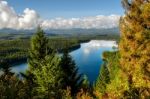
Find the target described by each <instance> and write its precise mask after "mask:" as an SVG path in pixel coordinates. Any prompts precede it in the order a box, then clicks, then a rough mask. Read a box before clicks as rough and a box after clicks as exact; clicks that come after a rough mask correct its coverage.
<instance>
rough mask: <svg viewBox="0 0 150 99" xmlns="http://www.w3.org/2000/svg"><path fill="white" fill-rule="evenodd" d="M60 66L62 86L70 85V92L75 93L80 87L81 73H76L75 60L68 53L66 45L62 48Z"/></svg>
mask: <svg viewBox="0 0 150 99" xmlns="http://www.w3.org/2000/svg"><path fill="white" fill-rule="evenodd" d="M60 66H61V68H62V71H63V79H64V83H63V84H64V85H63V86H64V88H67V87H70V88H71V94H72V95H75V94H76V92H77V91H78V90H79V89H80V87H81V84H82V79H81V75H80V74H78V68H77V67H76V65H75V62H74V61H73V60H72V58H71V56H70V55H69V51H68V47H66V48H65V49H64V52H63V55H62V57H61V62H60Z"/></svg>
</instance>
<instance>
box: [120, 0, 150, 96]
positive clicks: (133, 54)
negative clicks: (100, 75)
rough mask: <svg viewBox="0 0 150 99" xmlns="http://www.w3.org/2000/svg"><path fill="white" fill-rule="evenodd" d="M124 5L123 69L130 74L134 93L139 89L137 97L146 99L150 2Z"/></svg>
mask: <svg viewBox="0 0 150 99" xmlns="http://www.w3.org/2000/svg"><path fill="white" fill-rule="evenodd" d="M122 3H123V7H124V9H125V16H123V17H122V18H121V20H120V30H121V42H120V45H119V49H120V54H121V60H120V63H121V68H122V70H123V71H124V72H125V73H126V74H127V77H128V82H129V88H130V91H131V90H132V89H136V90H137V91H136V94H138V95H139V96H141V97H143V98H146V96H150V1H149V0H122ZM134 92H135V91H133V94H134ZM129 93H131V92H129ZM131 97H132V96H131ZM132 98H133V97H132Z"/></svg>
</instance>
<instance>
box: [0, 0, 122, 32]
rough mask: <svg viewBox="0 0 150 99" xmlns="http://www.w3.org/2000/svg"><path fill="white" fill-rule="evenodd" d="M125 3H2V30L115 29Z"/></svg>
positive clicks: (64, 0)
mask: <svg viewBox="0 0 150 99" xmlns="http://www.w3.org/2000/svg"><path fill="white" fill-rule="evenodd" d="M123 12H124V11H123V9H122V6H121V0H7V1H4V0H0V29H2V28H13V29H33V28H35V27H37V25H39V24H40V25H41V26H42V27H43V28H45V29H51V28H54V29H59V28H61V29H62V28H64V29H68V28H86V29H87V28H113V27H117V26H118V21H119V18H120V16H121V15H123Z"/></svg>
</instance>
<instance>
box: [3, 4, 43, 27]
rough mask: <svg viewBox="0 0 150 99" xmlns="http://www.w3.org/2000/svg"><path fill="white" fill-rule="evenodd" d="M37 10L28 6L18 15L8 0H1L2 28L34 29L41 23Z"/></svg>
mask: <svg viewBox="0 0 150 99" xmlns="http://www.w3.org/2000/svg"><path fill="white" fill-rule="evenodd" d="M39 20H40V18H39V15H38V14H37V13H36V11H34V10H31V9H29V8H26V9H25V10H24V12H23V14H22V15H18V14H17V13H16V12H15V11H14V9H13V8H12V7H10V6H9V5H8V3H7V2H6V1H0V28H1V29H2V28H12V29H32V28H34V27H37V24H39Z"/></svg>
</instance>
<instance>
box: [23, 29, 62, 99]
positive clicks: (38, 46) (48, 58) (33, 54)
mask: <svg viewBox="0 0 150 99" xmlns="http://www.w3.org/2000/svg"><path fill="white" fill-rule="evenodd" d="M28 62H29V66H30V68H29V71H28V72H27V74H25V75H24V74H23V76H24V77H25V78H26V81H27V82H28V83H27V84H31V85H32V86H31V89H32V91H31V94H30V96H31V95H34V98H42V99H43V98H44V99H45V98H46V99H48V98H49V97H51V98H57V97H61V89H62V87H61V84H60V82H61V78H62V77H61V76H62V73H61V69H60V65H59V64H60V61H59V57H58V56H56V53H55V52H54V50H52V49H51V48H49V46H48V39H47V37H46V36H45V35H44V31H43V30H42V29H41V28H40V27H39V28H38V30H37V33H36V34H35V35H34V36H33V37H32V40H31V49H30V54H29V59H28ZM31 76H32V77H31ZM29 86H30V85H29ZM32 93H33V94H32Z"/></svg>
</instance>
